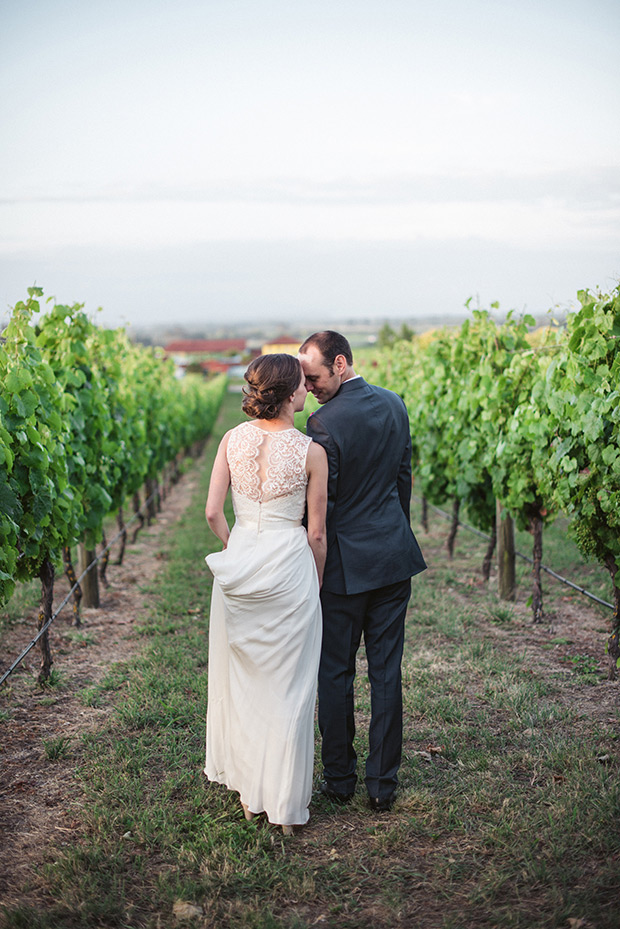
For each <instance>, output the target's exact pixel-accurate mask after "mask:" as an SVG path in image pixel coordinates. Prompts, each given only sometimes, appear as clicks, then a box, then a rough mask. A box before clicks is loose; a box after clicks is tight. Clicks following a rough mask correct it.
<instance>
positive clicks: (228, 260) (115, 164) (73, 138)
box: [0, 0, 620, 328]
mask: <svg viewBox="0 0 620 929" xmlns="http://www.w3.org/2000/svg"><path fill="white" fill-rule="evenodd" d="M0 37H1V38H0V126H1V131H2V141H1V146H0V317H1V315H2V313H3V311H5V310H6V309H7V308H8V307H9V306H11V305H13V304H14V303H15V302H16V301H17V300H20V299H22V298H24V297H25V295H26V288H27V287H28V286H29V285H31V284H33V283H34V282H36V283H37V284H39V285H40V286H42V287H43V288H44V290H45V293H46V294H47V295H54V296H55V297H56V299H57V300H58V301H59V302H64V303H73V302H75V301H79V302H84V303H85V304H86V309H87V310H89V311H93V312H94V311H95V310H96V308H97V307H98V306H102V307H103V312H102V314H101V315H100V316H99V317H98V318H99V321H100V322H102V323H105V324H108V325H114V326H116V325H121V324H125V323H130V324H133V325H135V326H140V327H142V326H145V325H148V324H149V323H158V324H160V323H165V322H169V321H174V322H179V323H183V322H187V323H192V324H196V323H200V322H204V323H205V324H208V325H212V324H214V323H217V322H220V321H225V322H234V321H251V320H257V321H260V320H261V319H279V320H282V321H284V322H290V324H291V326H292V328H294V325H295V322H296V321H298V322H303V323H306V322H309V323H310V325H311V324H312V319H314V318H316V319H319V320H320V321H321V322H325V321H329V320H331V319H333V320H334V323H336V322H337V321H338V320H339V319H344V318H351V317H358V318H361V317H370V316H372V317H377V316H379V317H387V318H392V319H398V318H405V317H413V318H415V317H416V316H428V315H432V314H446V313H447V314H457V313H459V312H460V311H461V310H462V308H463V304H464V303H465V301H466V300H467V299H468V298H469V297H474V298H475V299H479V301H480V302H481V304H482V305H488V304H489V303H490V302H491V301H495V300H498V301H499V302H500V304H501V307H502V309H506V310H507V309H510V308H515V309H517V310H527V311H529V312H534V313H539V312H544V311H545V310H547V309H549V308H551V307H553V306H554V305H556V304H559V305H560V306H566V305H569V304H571V303H574V301H575V297H576V291H577V290H578V289H580V288H591V289H594V288H596V287H597V286H600V287H601V288H602V289H603V290H608V289H611V288H612V287H613V286H614V285H615V283H616V282H617V281H618V279H620V119H619V117H618V114H620V54H619V53H618V49H619V48H620V4H619V3H618V2H617V0H518V2H516V0H506V2H504V0H303V2H300V0H200V2H193V0H175V2H170V3H164V2H160V0H97V2H95V3H85V2H84V0H81V2H76V0H7V2H5V3H4V4H3V5H2V11H1V12H0Z"/></svg>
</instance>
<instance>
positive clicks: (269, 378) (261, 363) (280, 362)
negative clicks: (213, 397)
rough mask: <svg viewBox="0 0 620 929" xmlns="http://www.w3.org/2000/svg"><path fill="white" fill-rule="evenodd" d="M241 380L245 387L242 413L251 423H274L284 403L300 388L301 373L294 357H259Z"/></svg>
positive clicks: (277, 355)
mask: <svg viewBox="0 0 620 929" xmlns="http://www.w3.org/2000/svg"><path fill="white" fill-rule="evenodd" d="M244 377H245V379H246V381H247V383H248V386H247V387H244V388H243V393H244V394H245V396H244V398H243V403H242V404H241V409H242V410H243V412H244V413H245V414H246V415H247V416H251V417H252V419H276V417H277V416H278V415H279V413H280V410H281V408H282V404H283V403H284V401H285V400H286V399H287V398H288V397H290V396H291V394H294V393H295V391H296V390H297V388H298V387H299V384H300V383H301V378H302V370H301V365H300V363H299V361H298V360H297V358H294V357H293V355H286V354H284V353H279V354H274V355H259V357H258V358H255V359H254V361H252V362H251V363H250V364H249V365H248V369H247V371H246V372H245V374H244Z"/></svg>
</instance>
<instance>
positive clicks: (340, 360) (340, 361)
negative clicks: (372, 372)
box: [334, 355, 347, 374]
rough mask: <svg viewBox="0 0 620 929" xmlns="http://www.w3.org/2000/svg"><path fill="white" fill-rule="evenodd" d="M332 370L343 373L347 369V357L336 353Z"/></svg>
mask: <svg viewBox="0 0 620 929" xmlns="http://www.w3.org/2000/svg"><path fill="white" fill-rule="evenodd" d="M334 370H335V372H336V374H344V372H345V371H346V370H347V359H346V358H345V357H344V355H336V357H335V358H334Z"/></svg>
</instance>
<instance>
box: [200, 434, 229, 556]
mask: <svg viewBox="0 0 620 929" xmlns="http://www.w3.org/2000/svg"><path fill="white" fill-rule="evenodd" d="M228 436H229V433H228V432H227V433H226V435H225V436H224V438H223V439H222V441H221V442H220V446H219V448H218V450H217V455H216V456H215V461H214V463H213V470H212V471H211V480H210V482H209V493H208V495H207V505H206V507H205V515H206V517H207V522H208V523H209V528H210V529H211V531H212V532H214V533H215V535H216V536H217V537H218V539H220V540H221V541H222V542H223V543H224V548H226V546H227V545H228V537H229V535H230V529H229V528H228V522H227V521H226V517H225V516H224V504H225V502H226V495H227V493H228V488H229V487H230V470H229V468H228V460H227V458H226V449H227V448H228Z"/></svg>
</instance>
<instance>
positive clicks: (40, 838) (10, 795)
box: [0, 467, 620, 906]
mask: <svg viewBox="0 0 620 929" xmlns="http://www.w3.org/2000/svg"><path fill="white" fill-rule="evenodd" d="M198 472H199V468H198V467H196V468H194V469H193V470H192V471H190V472H189V473H188V474H186V475H184V477H183V478H182V479H181V480H180V482H179V483H178V484H176V485H175V486H174V487H173V488H171V490H170V491H169V492H168V495H167V497H166V499H165V500H164V502H163V506H162V511H161V513H160V514H159V516H158V518H157V520H156V521H155V522H154V523H153V524H152V525H151V526H150V527H145V528H144V529H143V530H142V531H141V533H140V535H139V537H138V540H137V543H136V544H135V545H133V546H129V548H130V550H129V551H128V552H127V553H126V556H125V560H124V563H123V565H122V566H114V565H112V564H111V566H110V568H109V570H108V579H109V582H110V587H109V588H108V589H104V588H102V589H101V607H100V609H97V610H83V611H82V612H83V627H82V629H81V632H83V633H85V634H87V635H88V637H89V642H88V644H87V645H86V646H85V645H84V643H83V642H82V643H81V642H80V640H79V637H76V635H75V630H74V629H73V628H72V625H71V623H72V612H71V606H70V605H68V606H67V607H65V609H64V611H63V613H61V615H60V616H59V618H58V619H57V620H56V622H55V623H54V624H53V625H52V627H51V637H50V640H51V648H52V654H53V656H54V659H55V663H54V668H55V669H56V670H57V671H58V673H59V674H60V675H61V676H62V686H61V687H56V688H43V689H42V688H40V687H38V685H37V683H36V678H37V674H38V668H39V662H40V655H39V652H38V650H37V649H36V648H35V649H34V650H33V651H32V652H31V653H30V654H29V655H28V657H27V658H26V659H25V661H24V662H23V663H22V665H21V666H20V668H19V669H18V670H17V671H16V672H15V673H14V674H13V675H12V676H11V677H10V678H9V681H8V682H7V685H5V686H4V687H3V688H2V690H1V691H0V712H3V717H2V718H3V719H4V717H5V716H6V718H5V719H4V721H3V722H1V723H0V726H1V728H2V739H1V741H0V832H1V834H2V842H1V843H0V903H3V904H5V905H7V906H16V905H18V904H28V903H34V902H35V901H38V902H40V901H41V899H42V897H44V890H43V886H44V885H43V883H42V882H41V881H39V880H38V871H39V869H40V867H41V865H42V863H43V862H44V861H46V860H49V859H50V855H53V851H54V850H55V849H58V848H62V846H63V845H68V844H73V841H74V838H77V836H78V830H79V828H80V819H79V816H78V812H79V808H80V804H81V802H82V801H81V799H80V795H79V789H77V790H76V782H75V766H76V761H77V760H78V758H79V751H80V748H79V745H80V739H81V737H82V735H83V734H84V733H87V732H92V731H96V730H97V729H98V728H99V727H101V726H102V724H104V722H105V720H106V717H107V715H108V714H109V712H110V709H109V708H106V707H90V706H86V705H84V703H83V702H82V700H81V699H80V692H83V688H84V687H85V686H86V685H88V684H96V683H97V682H98V681H100V680H101V679H102V678H103V677H104V675H105V674H106V672H107V671H108V670H109V668H110V665H111V664H113V663H114V662H116V661H119V660H124V659H128V658H130V657H132V656H133V655H134V654H135V653H136V651H137V650H138V649H140V647H141V639H140V637H139V636H136V637H132V633H133V630H134V627H135V626H136V625H139V624H140V622H141V621H142V620H143V618H144V617H145V616H146V615H147V613H148V611H149V604H148V602H147V599H146V596H145V594H144V593H143V592H142V590H141V587H142V585H144V584H147V583H148V582H149V581H151V580H152V579H153V578H154V577H155V575H156V574H157V572H158V571H159V569H160V568H161V564H162V557H165V554H164V552H165V547H166V534H167V532H168V530H169V528H170V526H171V525H172V524H173V523H174V522H175V521H177V520H178V519H179V518H180V517H181V515H182V514H183V512H184V510H185V509H186V507H187V506H188V505H189V502H190V500H191V498H192V494H193V491H194V489H195V486H196V482H197V480H198ZM435 547H436V552H437V555H438V558H439V549H440V545H439V542H438V541H437V540H436V539H433V540H432V542H431V540H430V539H429V540H427V541H426V542H425V546H424V550H425V553H426V554H427V556H428V558H427V560H428V561H429V564H430V565H431V568H430V569H429V574H430V573H432V571H433V568H432V564H433V560H434V559H433V557H432V555H433V554H434V552H433V551H432V549H433V548H435ZM111 554H112V557H111V562H112V561H113V560H114V558H115V555H116V552H115V550H113V551H112V553H111ZM437 560H438V559H437ZM479 583H480V581H479V580H477V579H476V578H472V579H471V581H470V584H469V588H468V586H467V585H464V586H463V585H459V587H458V589H457V588H455V589H454V590H453V591H452V594H453V595H454V596H455V597H456V598H457V600H461V601H462V602H463V605H464V604H465V602H467V601H468V600H469V599H471V597H472V595H473V593H474V590H475V587H476V586H477V585H478V584H479ZM491 584H493V578H492V579H491ZM56 588H57V593H56V601H57V602H60V600H61V599H62V597H63V596H64V595H65V593H66V591H67V585H66V582H65V580H64V578H59V579H58V581H57V584H56ZM512 610H513V618H512V619H511V621H510V623H509V624H501V623H500V624H498V623H494V622H493V621H492V620H491V619H490V618H489V619H488V620H485V619H481V623H483V624H484V625H485V626H486V630H485V631H486V632H487V633H488V635H490V636H492V637H494V638H495V639H496V640H497V642H498V646H500V647H502V648H507V649H511V650H516V651H518V653H519V654H521V655H524V656H525V657H526V658H527V662H528V664H529V666H530V667H531V668H532V670H534V671H535V672H536V673H537V674H540V675H541V676H542V677H549V678H553V679H556V680H558V679H559V680H566V681H567V682H568V681H570V680H571V679H572V680H574V679H575V675H576V673H577V672H576V670H575V667H574V665H573V664H572V663H571V658H573V657H574V656H575V655H582V656H589V657H590V658H591V659H593V660H594V661H596V663H597V666H598V671H599V673H600V674H601V676H602V675H606V672H607V666H606V662H605V655H604V646H605V641H606V638H607V635H608V633H607V632H606V625H607V623H606V620H605V618H604V617H602V616H601V615H600V614H599V613H598V612H597V611H596V610H594V609H592V608H591V607H589V606H588V604H587V603H584V601H583V599H581V598H576V597H575V596H574V595H572V594H569V595H566V596H563V594H562V593H561V592H556V593H555V595H554V597H553V609H552V610H551V611H550V612H549V614H548V615H547V617H546V621H545V622H544V623H542V624H541V625H539V626H533V625H532V622H531V612H530V609H529V607H528V606H527V604H526V603H525V598H524V597H523V598H522V599H521V600H518V601H517V602H516V603H515V604H514V605H513V606H512ZM35 630H36V611H33V612H32V613H31V615H28V616H24V618H23V620H22V621H21V622H17V623H15V624H14V625H13V626H11V627H10V628H9V629H8V630H7V631H6V633H5V634H4V635H3V639H4V650H3V654H2V663H1V664H0V671H1V670H3V669H4V668H7V667H8V666H9V664H10V663H11V661H12V660H13V659H14V658H15V656H16V655H17V654H19V652H20V651H21V650H22V649H23V647H24V646H25V645H26V644H27V643H28V642H29V641H30V639H31V638H32V636H33V635H34V631H35ZM554 638H555V639H557V640H558V641H557V643H556V644H553V643H552V641H551V640H552V639H554ZM559 699H561V700H564V701H566V702H567V703H570V705H571V707H572V708H573V709H576V710H577V712H578V715H579V717H580V719H581V720H582V721H583V725H584V726H591V725H592V722H593V721H596V722H599V723H600V724H601V725H602V726H603V728H608V727H615V726H617V723H618V710H619V709H620V683H619V682H607V681H604V682H601V683H598V684H597V686H595V687H588V686H583V687H570V686H567V687H562V688H560V696H559ZM61 737H66V738H69V739H71V748H70V751H69V753H68V755H67V756H66V757H63V758H61V759H59V760H57V761H54V762H50V760H49V759H48V757H47V755H46V752H45V747H44V742H45V741H48V740H53V739H58V738H61Z"/></svg>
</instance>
